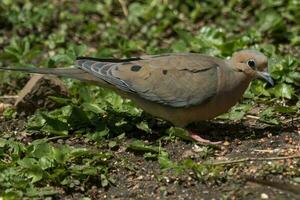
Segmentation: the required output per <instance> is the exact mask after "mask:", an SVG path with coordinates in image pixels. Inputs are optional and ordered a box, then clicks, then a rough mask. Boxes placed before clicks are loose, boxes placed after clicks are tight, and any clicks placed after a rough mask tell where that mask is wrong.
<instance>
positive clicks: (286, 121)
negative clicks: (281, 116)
mask: <svg viewBox="0 0 300 200" xmlns="http://www.w3.org/2000/svg"><path fill="white" fill-rule="evenodd" d="M298 120H300V117H296V118H291V119H287V120H285V121H283V124H287V123H290V122H293V121H298Z"/></svg>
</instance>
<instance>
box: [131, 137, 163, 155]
mask: <svg viewBox="0 0 300 200" xmlns="http://www.w3.org/2000/svg"><path fill="white" fill-rule="evenodd" d="M127 149H128V150H132V151H139V152H152V153H158V152H159V147H156V146H150V145H145V144H144V142H143V141H141V140H135V141H133V142H131V143H130V144H129V145H128V146H127Z"/></svg>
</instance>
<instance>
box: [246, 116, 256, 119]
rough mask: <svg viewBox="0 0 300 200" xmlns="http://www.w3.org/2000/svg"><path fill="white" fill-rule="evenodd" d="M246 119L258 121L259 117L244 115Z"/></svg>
mask: <svg viewBox="0 0 300 200" xmlns="http://www.w3.org/2000/svg"><path fill="white" fill-rule="evenodd" d="M246 117H247V118H250V119H259V117H257V116H255V115H246Z"/></svg>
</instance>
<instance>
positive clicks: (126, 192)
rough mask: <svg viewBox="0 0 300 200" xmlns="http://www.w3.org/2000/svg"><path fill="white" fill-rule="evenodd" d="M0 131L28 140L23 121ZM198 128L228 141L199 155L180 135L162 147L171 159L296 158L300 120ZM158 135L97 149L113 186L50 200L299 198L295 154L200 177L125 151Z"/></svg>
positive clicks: (77, 142) (79, 142)
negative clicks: (104, 155)
mask: <svg viewBox="0 0 300 200" xmlns="http://www.w3.org/2000/svg"><path fill="white" fill-rule="evenodd" d="M1 129H2V130H1V131H3V130H14V131H16V132H15V135H16V137H20V138H19V139H20V140H22V141H24V142H30V140H31V138H30V136H26V137H23V136H18V132H22V130H24V120H13V121H2V122H1ZM202 130H203V132H205V135H204V136H205V137H207V138H209V139H211V140H222V141H226V142H224V143H223V145H220V146H218V147H214V148H211V150H210V152H209V153H208V154H207V155H206V156H204V157H205V158H203V155H202V156H201V151H202V150H203V148H204V149H205V148H206V147H205V146H202V145H198V144H195V143H191V142H185V141H183V140H181V139H178V138H177V139H175V140H172V141H166V142H165V143H164V144H162V146H163V147H164V148H165V149H166V150H167V151H168V153H169V154H170V158H171V160H173V161H178V162H179V161H181V160H184V159H187V158H190V159H192V160H193V161H195V162H198V163H201V162H203V161H204V160H205V159H206V160H214V161H216V160H222V161H223V160H238V159H245V158H267V157H268V158H269V157H278V156H294V155H296V154H299V152H300V123H299V121H293V122H290V123H288V124H287V125H285V126H280V127H271V126H265V125H261V124H259V123H256V122H255V121H254V120H252V119H249V120H245V121H243V122H239V123H233V122H231V123H227V122H226V123H223V122H218V121H213V122H208V123H206V124H205V127H204V128H203V129H202ZM158 137H159V136H157V135H155V134H150V135H149V134H148V135H147V134H143V135H141V134H140V133H133V134H132V135H127V136H126V137H125V138H124V139H123V140H122V141H121V143H120V144H121V145H119V146H118V147H117V148H114V149H105V148H103V147H99V148H100V149H101V150H102V151H103V150H104V151H110V152H112V153H113V160H111V161H110V163H111V167H112V171H111V172H110V176H111V177H112V178H113V179H114V180H115V183H114V185H113V186H110V187H107V188H101V187H97V186H96V185H97V183H95V184H93V180H87V181H90V189H89V190H87V191H86V190H84V189H82V188H74V191H66V190H64V192H63V193H62V194H59V195H56V196H54V198H53V199H80V198H82V197H84V196H87V195H88V196H89V197H90V198H91V199H300V187H299V186H295V185H294V184H291V182H292V180H293V178H294V177H297V176H299V174H300V172H299V167H300V159H299V158H298V159H286V160H275V161H250V160H249V161H245V162H240V163H236V164H228V165H225V166H224V169H226V171H227V173H226V174H224V176H223V177H213V176H212V177H211V178H208V179H207V180H200V181H199V179H197V178H195V173H194V172H193V171H192V170H188V171H186V172H184V173H180V174H178V173H175V172H174V171H172V170H167V171H162V170H161V169H160V165H159V163H158V161H157V160H151V159H150V160H148V159H145V158H144V157H143V154H141V153H139V152H133V151H128V150H126V146H127V145H128V143H130V142H131V141H132V140H133V139H134V138H138V139H141V140H143V141H144V142H145V143H149V144H151V143H153V142H155V140H157V138H158ZM52 142H53V143H62V144H69V145H73V146H87V147H91V148H94V146H95V144H93V143H86V142H85V141H84V140H83V139H82V138H80V137H76V136H71V137H69V138H67V139H58V140H54V141H52ZM199 152H200V153H199ZM212 173H213V172H212ZM249 177H251V179H254V180H251V179H249ZM265 181H266V182H265ZM272 184H273V185H272Z"/></svg>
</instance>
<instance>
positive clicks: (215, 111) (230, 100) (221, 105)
mask: <svg viewBox="0 0 300 200" xmlns="http://www.w3.org/2000/svg"><path fill="white" fill-rule="evenodd" d="M247 87H248V84H243V85H240V86H239V88H236V89H237V90H231V91H234V92H231V91H228V92H223V93H220V94H218V95H216V96H215V97H213V98H212V99H210V100H209V101H207V102H206V103H204V104H200V105H198V106H192V107H188V108H185V107H183V108H174V107H170V106H166V105H162V104H158V103H154V102H150V101H147V100H145V99H142V98H139V97H136V96H134V97H132V96H131V97H129V98H130V99H132V100H133V101H134V102H135V104H136V105H137V106H138V107H140V108H142V109H143V110H144V111H146V112H147V113H149V114H151V115H153V116H156V117H159V118H162V119H165V120H167V121H169V122H171V123H172V124H174V125H175V126H179V127H184V126H186V125H188V124H189V123H192V122H197V121H202V120H209V119H213V118H214V117H216V116H218V115H220V114H223V113H225V112H226V111H228V110H229V109H230V108H231V107H232V106H234V105H235V104H236V103H237V102H238V101H239V99H240V98H241V97H242V95H243V93H244V91H245V90H246V89H247Z"/></svg>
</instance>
